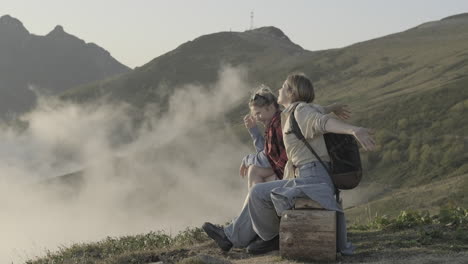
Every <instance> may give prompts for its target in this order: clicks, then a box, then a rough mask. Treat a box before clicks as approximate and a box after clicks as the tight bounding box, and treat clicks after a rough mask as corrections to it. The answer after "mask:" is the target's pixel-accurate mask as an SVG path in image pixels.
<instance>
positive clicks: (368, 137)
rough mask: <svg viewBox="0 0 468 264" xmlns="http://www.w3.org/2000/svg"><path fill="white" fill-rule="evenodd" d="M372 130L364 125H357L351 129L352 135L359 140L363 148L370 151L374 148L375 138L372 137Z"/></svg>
mask: <svg viewBox="0 0 468 264" xmlns="http://www.w3.org/2000/svg"><path fill="white" fill-rule="evenodd" d="M373 134H374V132H373V131H372V130H370V129H367V128H364V127H358V128H357V129H354V130H353V136H354V137H355V138H356V139H357V141H359V143H360V144H361V146H362V147H363V148H364V150H367V151H372V150H375V147H376V146H375V140H374V138H373V137H372V135H373Z"/></svg>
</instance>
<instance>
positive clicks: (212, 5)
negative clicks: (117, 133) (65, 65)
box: [0, 0, 468, 67]
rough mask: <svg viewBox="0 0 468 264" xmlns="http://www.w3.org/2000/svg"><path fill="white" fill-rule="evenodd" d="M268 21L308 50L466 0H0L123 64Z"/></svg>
mask: <svg viewBox="0 0 468 264" xmlns="http://www.w3.org/2000/svg"><path fill="white" fill-rule="evenodd" d="M252 10H253V11H254V26H255V27H261V26H276V27H278V28H280V29H282V30H283V31H284V32H285V33H286V34H287V35H288V36H289V37H290V39H291V40H292V41H294V42H295V43H297V44H299V45H301V46H302V47H303V48H305V49H308V50H320V49H329V48H338V47H343V46H347V45H350V44H353V43H356V42H360V41H364V40H368V39H372V38H375V37H379V36H384V35H388V34H391V33H395V32H399V31H403V30H406V29H408V28H411V27H414V26H417V25H419V24H421V23H424V22H428V21H433V20H439V19H441V18H444V17H447V16H450V15H454V14H459V13H464V12H468V1H467V0H411V1H408V0H393V1H388V0H354V1H351V0H341V1H338V0H326V1H325V0H322V1H318V0H291V1H285V0H282V1H280V0H236V1H222V0H197V1H189V0H187V1H181V0H80V1H64V0H41V1H36V0H0V16H1V15H5V14H9V15H11V16H13V17H16V18H18V19H19V20H21V21H22V22H23V24H24V25H25V27H26V28H27V29H28V30H29V31H30V32H31V33H33V34H37V35H45V34H47V33H48V32H49V31H51V30H52V29H53V28H54V27H55V26H56V25H58V24H59V25H62V26H63V27H64V28H65V31H66V32H68V33H70V34H72V35H75V36H78V37H79V38H81V39H84V40H85V41H86V42H94V43H96V44H98V45H100V46H102V47H103V48H105V49H107V50H108V51H109V52H110V53H111V54H112V56H114V57H115V58H116V59H118V60H119V61H121V62H122V63H124V64H126V65H128V66H130V67H135V66H140V65H143V64H145V63H147V62H149V61H150V60H152V59H153V58H155V57H157V56H159V55H161V54H164V53H165V52H168V51H170V50H172V49H174V48H176V47H177V46H178V45H180V44H182V43H184V42H186V41H188V40H193V39H194V38H196V37H198V36H200V35H204V34H209V33H214V32H219V31H229V30H232V31H244V30H246V29H248V28H249V27H250V12H251V11H252Z"/></svg>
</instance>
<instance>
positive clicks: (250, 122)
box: [244, 114, 257, 129]
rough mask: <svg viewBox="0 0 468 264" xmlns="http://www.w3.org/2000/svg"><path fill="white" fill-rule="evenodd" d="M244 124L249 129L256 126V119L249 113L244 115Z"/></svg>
mask: <svg viewBox="0 0 468 264" xmlns="http://www.w3.org/2000/svg"><path fill="white" fill-rule="evenodd" d="M244 125H245V127H246V128H248V129H251V128H253V127H256V126H257V121H256V120H255V118H254V117H253V116H252V115H250V114H249V115H246V116H244Z"/></svg>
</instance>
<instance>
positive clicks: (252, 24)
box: [250, 11, 254, 30]
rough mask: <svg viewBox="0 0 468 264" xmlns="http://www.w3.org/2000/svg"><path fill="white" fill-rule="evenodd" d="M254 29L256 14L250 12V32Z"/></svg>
mask: <svg viewBox="0 0 468 264" xmlns="http://www.w3.org/2000/svg"><path fill="white" fill-rule="evenodd" d="M252 29H254V12H253V11H250V30H252Z"/></svg>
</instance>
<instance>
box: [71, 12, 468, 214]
mask: <svg viewBox="0 0 468 264" xmlns="http://www.w3.org/2000/svg"><path fill="white" fill-rule="evenodd" d="M467 29H468V15H467V14H461V15H457V16H452V17H448V18H445V19H442V20H440V21H434V22H428V23H425V24H422V25H419V26H417V27H414V28H411V29H409V30H406V31H404V32H400V33H396V34H392V35H388V36H385V37H381V38H377V39H373V40H369V41H364V42H361V43H357V44H354V45H351V46H349V47H345V48H342V49H334V50H325V51H316V52H311V51H307V50H304V49H302V48H301V47H300V46H298V45H296V44H294V43H293V42H291V40H290V39H289V38H288V37H287V36H286V35H285V34H284V33H283V32H281V30H279V29H277V28H274V27H266V28H259V29H256V30H252V31H246V32H220V33H215V34H210V35H205V36H201V37H199V38H197V39H195V40H193V41H189V42H187V43H184V44H182V45H180V46H179V47H178V48H176V49H175V50H173V51H171V52H168V53H167V54H164V55H162V56H160V57H158V58H155V59H154V60H152V61H151V62H149V63H147V64H146V65H144V66H142V67H140V68H137V69H135V70H134V71H132V72H130V73H128V74H125V75H124V76H122V77H118V78H115V79H113V80H107V81H99V82H96V83H93V84H89V85H86V86H82V87H77V88H74V89H72V90H69V91H68V92H67V93H66V94H64V95H63V97H64V98H67V99H71V100H78V101H88V100H94V99H96V98H101V97H102V96H108V97H109V98H111V99H113V100H117V101H121V100H124V101H128V102H130V103H132V104H134V105H136V106H138V107H139V108H142V107H143V106H144V105H146V104H148V103H156V104H158V105H159V106H160V107H161V108H162V109H164V107H165V106H166V105H167V101H168V98H169V97H170V96H171V94H173V93H174V92H175V91H176V90H177V89H178V87H180V86H181V85H183V84H187V83H198V84H202V85H205V86H208V87H209V84H210V83H212V82H214V81H215V80H216V76H217V73H218V69H219V67H220V65H223V64H230V65H233V66H243V67H246V68H247V69H248V73H249V75H248V79H249V82H250V83H251V84H252V87H253V86H254V85H255V84H258V83H266V84H268V85H270V86H271V87H273V88H276V87H280V86H281V83H282V81H283V80H284V78H285V77H286V75H287V74H288V73H290V72H292V71H301V72H304V73H306V74H307V75H308V76H310V77H311V78H312V79H313V80H314V84H315V87H316V91H317V94H318V95H317V97H316V98H317V102H319V103H322V104H326V103H329V102H336V101H340V102H344V103H347V104H349V105H350V106H351V109H352V110H353V113H354V118H353V120H352V122H354V123H357V124H360V125H362V126H368V127H371V128H373V129H375V131H376V138H377V141H378V143H379V150H378V151H376V152H374V153H370V154H367V153H363V159H364V162H365V167H366V170H367V171H366V176H365V179H364V181H365V182H367V183H375V182H377V183H380V184H383V185H385V186H387V187H386V188H390V189H392V190H396V189H399V188H412V187H415V186H418V185H426V184H430V183H432V182H435V181H439V180H447V179H449V178H451V177H456V176H460V175H466V173H467V172H468V154H467V153H468V151H467V149H466V143H467V136H466V135H467V134H468V133H467V132H468V122H467V121H466V114H465V113H466V110H467V108H468V89H467V86H468V74H467V72H468V48H467V47H468V30H467ZM247 96H248V95H246V97H247ZM246 111H247V109H246V107H245V106H244V105H240V106H239V107H238V108H237V109H236V110H235V111H234V112H233V113H232V114H230V115H228V117H227V118H228V119H229V120H228V121H229V122H231V123H232V124H233V129H235V130H236V131H238V133H239V134H240V135H241V136H242V137H243V138H245V139H246V140H247V139H248V136H247V134H246V133H245V130H244V129H243V127H242V125H241V124H240V123H241V120H240V117H241V116H243V114H244V113H245V112H246ZM223 121H224V120H223ZM462 177H466V176H462ZM441 201H442V200H441ZM454 202H456V203H461V204H462V205H466V201H465V200H454Z"/></svg>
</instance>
